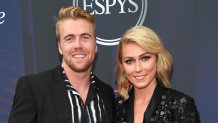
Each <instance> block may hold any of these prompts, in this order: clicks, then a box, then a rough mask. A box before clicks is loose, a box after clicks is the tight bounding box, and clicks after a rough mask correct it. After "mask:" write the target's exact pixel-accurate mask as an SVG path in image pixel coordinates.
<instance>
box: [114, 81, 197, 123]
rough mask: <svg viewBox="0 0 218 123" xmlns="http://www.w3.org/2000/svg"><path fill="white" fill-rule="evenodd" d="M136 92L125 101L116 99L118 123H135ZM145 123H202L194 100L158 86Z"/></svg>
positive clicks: (145, 114) (145, 116)
mask: <svg viewBox="0 0 218 123" xmlns="http://www.w3.org/2000/svg"><path fill="white" fill-rule="evenodd" d="M133 107H134V90H133V89H132V91H131V92H130V98H129V99H128V100H126V101H124V100H123V99H122V98H121V97H118V98H117V99H116V123H134V109H133ZM143 123H200V117H199V113H198V111H197V107H196V105H195V102H194V99H193V98H191V97H190V96H188V95H186V94H184V93H182V92H179V91H177V90H173V89H170V88H165V87H163V86H161V85H160V84H158V85H157V86H156V88H155V90H154V93H153V95H152V98H151V100H150V102H149V104H148V107H147V109H146V111H145V112H144V118H143Z"/></svg>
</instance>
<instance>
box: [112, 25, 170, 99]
mask: <svg viewBox="0 0 218 123" xmlns="http://www.w3.org/2000/svg"><path fill="white" fill-rule="evenodd" d="M130 42H133V43H136V44H138V45H139V46H141V47H142V48H143V49H145V50H146V51H148V52H149V53H152V54H155V55H156V56H157V73H156V78H157V80H158V81H159V82H162V84H163V85H164V86H165V87H170V82H169V80H168V76H169V74H170V71H171V68H172V57H171V55H170V53H169V52H168V51H167V50H166V49H165V48H164V46H163V44H162V42H161V40H160V38H159V37H158V35H157V34H156V33H155V32H154V31H153V30H152V29H150V28H148V27H145V26H135V27H132V28H130V29H129V30H127V31H126V32H125V33H124V34H123V36H122V37H121V40H120V43H119V45H118V49H117V64H116V69H115V74H116V79H117V82H118V90H119V93H120V95H121V96H122V97H124V99H128V98H129V91H130V90H131V89H132V85H131V84H130V82H129V80H128V79H127V78H126V76H125V74H124V72H123V70H122V48H123V46H124V45H125V44H127V43H130ZM133 52H134V49H133Z"/></svg>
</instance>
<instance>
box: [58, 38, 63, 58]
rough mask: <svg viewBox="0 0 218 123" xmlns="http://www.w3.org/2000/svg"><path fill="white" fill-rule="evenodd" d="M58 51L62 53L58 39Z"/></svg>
mask: <svg viewBox="0 0 218 123" xmlns="http://www.w3.org/2000/svg"><path fill="white" fill-rule="evenodd" d="M58 51H59V53H60V54H61V55H63V52H62V49H61V46H60V41H58Z"/></svg>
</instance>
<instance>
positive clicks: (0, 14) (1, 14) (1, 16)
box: [0, 12, 5, 24]
mask: <svg viewBox="0 0 218 123" xmlns="http://www.w3.org/2000/svg"><path fill="white" fill-rule="evenodd" d="M4 18H5V13H4V12H0V24H3V23H4V22H5V20H4Z"/></svg>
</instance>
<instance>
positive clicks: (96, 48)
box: [95, 45, 98, 53]
mask: <svg viewBox="0 0 218 123" xmlns="http://www.w3.org/2000/svg"><path fill="white" fill-rule="evenodd" d="M97 52H98V46H97V45H96V46H95V53H97Z"/></svg>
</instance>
